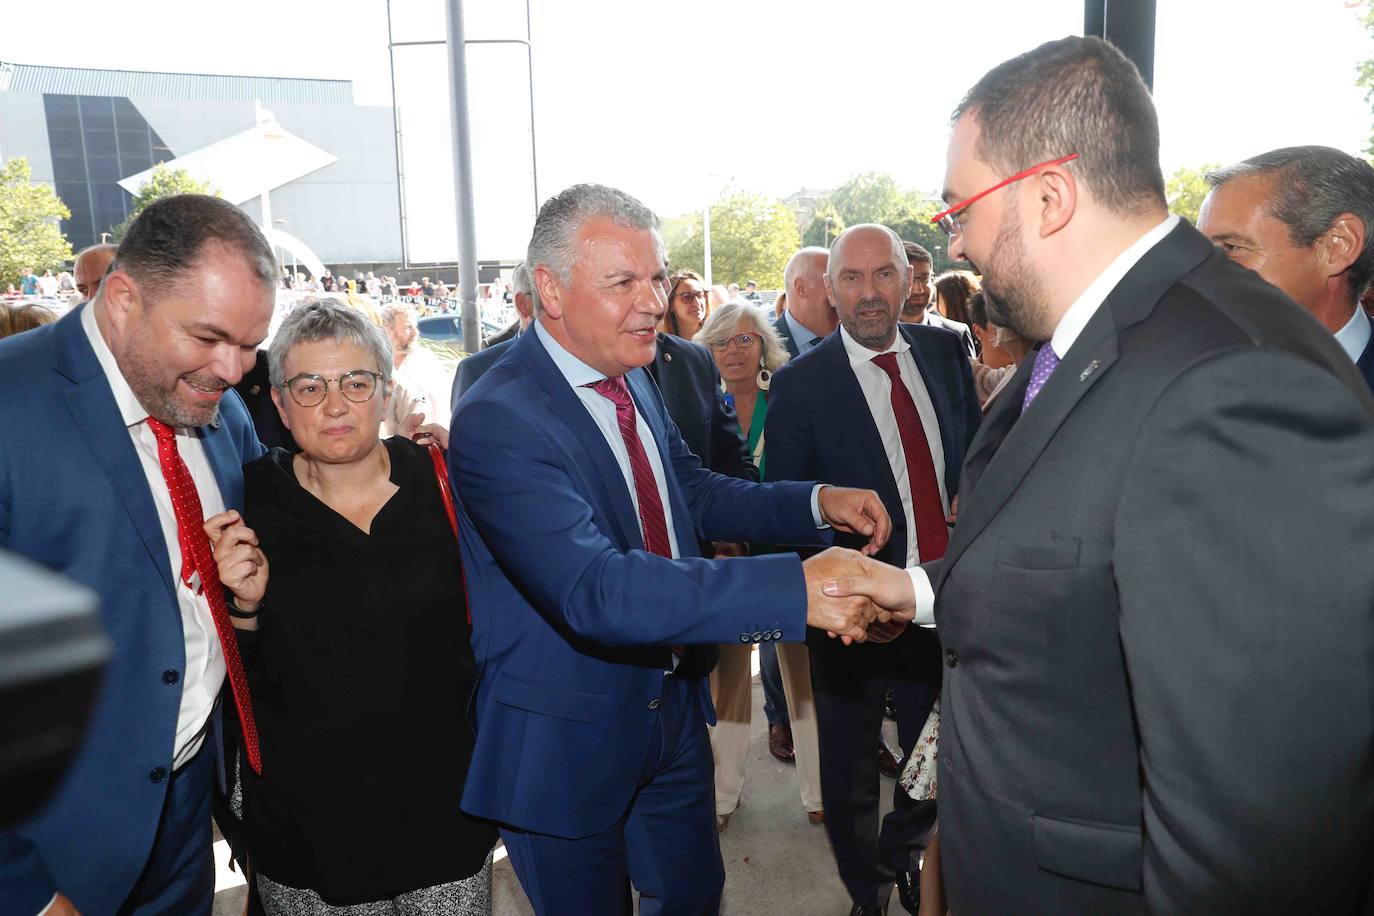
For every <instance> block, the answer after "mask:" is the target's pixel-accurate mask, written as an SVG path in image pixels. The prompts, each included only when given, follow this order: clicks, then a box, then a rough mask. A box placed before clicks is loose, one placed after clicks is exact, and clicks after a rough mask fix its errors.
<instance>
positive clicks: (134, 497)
mask: <svg viewBox="0 0 1374 916" xmlns="http://www.w3.org/2000/svg"><path fill="white" fill-rule="evenodd" d="M89 307H90V306H89V305H87V306H86V308H89ZM54 349H55V354H54V355H55V361H54V367H53V368H54V369H56V370H57V372H58V373H60V374H61V375H62V376H64V377H65V379H66V382H67V384H66V385H65V387H66V391H65V392H64V396H65V398H66V402H67V408H68V410H69V411H70V412H71V416H72V422H73V423H74V424H75V425H76V428H77V429H78V430H80V432H81V436H82V438H83V439H85V440H86V445H87V447H88V448H90V450H91V455H92V456H93V457H94V458H95V460H96V463H97V464H99V465H100V467H101V470H103V471H104V473H105V476H106V477H107V478H108V479H109V481H110V491H111V493H112V494H113V496H114V498H115V499H117V500H119V502H120V504H121V505H123V506H124V511H125V512H126V513H128V515H129V520H130V521H131V522H132V523H133V527H134V530H135V531H136V532H138V536H139V538H140V539H142V541H143V546H144V547H145V548H147V551H148V556H149V558H150V559H151V560H152V562H153V565H154V566H156V567H157V570H158V573H159V574H160V577H161V579H162V582H163V583H164V584H165V585H166V587H167V593H168V595H169V596H171V597H172V599H173V600H175V597H176V595H175V592H173V591H172V568H171V564H170V561H169V560H168V557H167V542H166V540H165V539H164V538H163V537H162V522H161V520H160V519H159V518H158V514H157V506H156V505H154V503H153V494H152V493H151V492H150V491H149V489H148V478H147V476H146V475H145V474H144V473H143V465H142V463H140V461H139V458H138V453H137V452H136V451H135V450H134V444H133V442H132V440H130V438H129V430H128V428H127V427H125V425H124V420H123V417H121V416H120V413H119V405H117V404H116V403H115V399H114V393H113V392H112V391H111V390H110V383H109V381H108V380H106V378H105V373H104V372H103V371H102V370H101V368H100V363H99V361H97V360H96V358H95V351H93V350H92V349H91V343H90V341H89V340H87V339H86V332H85V330H84V329H83V328H82V327H81V310H80V309H77V310H75V311H73V312H71V313H70V314H68V315H67V316H66V317H65V318H63V319H62V320H61V321H60V322H58V326H57V327H56V328H55V329H54Z"/></svg>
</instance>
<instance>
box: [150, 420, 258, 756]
mask: <svg viewBox="0 0 1374 916" xmlns="http://www.w3.org/2000/svg"><path fill="white" fill-rule="evenodd" d="M148 427H149V428H150V429H152V431H153V435H155V436H157V458H158V462H159V463H160V464H161V465H162V476H163V478H164V479H165V480H166V481H167V490H168V491H169V492H170V493H171V494H172V509H173V510H174V511H175V512H176V517H177V540H178V541H179V542H180V543H181V574H180V577H179V578H180V579H181V581H182V582H183V583H185V584H186V585H187V586H188V587H191V584H192V579H191V576H192V574H193V573H200V587H201V590H202V591H204V593H205V600H206V601H207V602H209V604H210V615H211V616H212V617H213V618H214V620H215V631H216V632H217V633H218V634H219V646H220V649H221V650H223V652H224V667H225V669H226V670H227V671H228V672H229V686H230V687H231V688H232V689H233V691H234V703H235V704H236V705H237V706H238V709H239V722H240V723H241V724H242V725H243V743H244V745H245V747H246V749H247V751H248V764H249V766H251V767H252V768H253V771H254V772H255V773H258V774H261V773H262V758H261V756H260V755H259V754H258V726H257V723H256V722H255V721H254V720H253V700H252V698H251V697H250V696H249V695H248V676H247V675H246V674H244V671H243V659H241V658H240V657H239V644H238V639H237V638H236V637H235V636H234V625H233V624H232V623H230V622H229V606H228V605H227V604H226V603H225V600H224V586H222V585H221V584H220V581H219V567H217V566H216V565H215V558H214V554H213V552H212V551H211V550H210V538H209V536H208V535H206V533H205V528H204V527H203V524H204V521H205V516H204V513H203V510H202V509H201V507H200V494H198V493H197V492H196V482H195V481H194V480H192V479H191V472H190V471H189V470H187V468H186V462H184V461H182V460H181V454H180V453H179V452H178V451H177V434H176V430H174V429H172V427H170V426H168V425H167V424H166V423H163V422H162V421H161V420H155V419H153V418H152V417H149V418H148Z"/></svg>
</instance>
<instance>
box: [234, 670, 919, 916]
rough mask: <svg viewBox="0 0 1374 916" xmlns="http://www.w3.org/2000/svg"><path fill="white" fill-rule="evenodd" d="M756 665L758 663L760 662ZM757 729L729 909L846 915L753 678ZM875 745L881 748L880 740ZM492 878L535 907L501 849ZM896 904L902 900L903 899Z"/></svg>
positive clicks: (497, 914) (504, 894) (500, 909)
mask: <svg viewBox="0 0 1374 916" xmlns="http://www.w3.org/2000/svg"><path fill="white" fill-rule="evenodd" d="M756 668H757V665H756ZM753 723H754V737H753V743H752V744H751V746H750V754H749V767H748V770H747V771H746V776H745V783H744V803H743V804H742V805H741V806H740V809H739V810H738V811H736V812H735V814H734V816H733V817H731V818H730V826H729V829H727V830H726V831H725V832H724V833H722V834H721V835H720V851H721V856H722V858H723V859H724V860H725V900H724V905H723V907H722V908H721V913H722V914H723V916H830V914H834V916H844V914H845V913H848V912H849V898H848V897H847V895H846V894H845V891H844V885H842V884H841V883H840V880H839V877H838V876H837V875H836V873H835V863H834V860H833V859H832V858H831V855H830V844H829V843H828V842H827V840H826V838H825V828H824V827H820V826H813V825H812V824H811V823H810V822H809V821H807V819H806V812H805V811H803V810H802V806H801V798H800V796H799V795H798V793H797V778H796V770H795V768H794V767H792V766H790V765H787V764H782V763H779V762H778V761H777V760H775V759H774V758H773V757H772V756H771V755H770V754H769V753H768V742H767V740H766V737H765V731H766V728H765V721H764V718H763V689H762V687H760V685H759V681H758V678H757V677H755V678H754V717H753ZM884 728H885V729H886V730H887V731H888V741H889V742H890V743H892V744H893V745H895V744H896V742H897V736H896V729H895V726H893V724H892V723H891V722H885V723H884ZM875 752H876V748H875ZM892 785H893V782H892V780H891V779H887V778H883V806H882V813H883V814H886V813H887V812H888V811H889V810H891V807H892V797H891V796H892ZM497 855H498V857H500V858H499V861H498V862H497V863H496V869H495V875H494V879H493V884H494V888H493V891H494V892H493V897H494V899H495V908H494V916H528V914H533V912H534V911H533V910H532V909H531V908H530V905H529V901H528V900H526V899H525V895H524V893H523V892H522V891H521V890H520V884H519V882H518V881H516V878H515V872H514V871H513V870H512V869H511V866H510V860H508V859H506V858H505V857H504V855H502V850H501V849H500V848H498V849H497ZM220 879H221V883H220V885H219V887H222V888H225V889H223V890H220V891H219V893H217V894H216V895H215V914H214V916H238V914H240V913H242V912H243V901H244V894H245V889H244V888H243V887H242V886H237V887H230V886H228V884H229V882H233V881H235V880H237V879H238V875H237V873H235V872H228V871H227V870H223V869H222V870H221V871H220ZM892 906H893V907H894V908H895V909H896V910H897V911H898V912H900V911H901V907H900V905H899V904H897V902H896V900H895V899H894V900H893V901H892Z"/></svg>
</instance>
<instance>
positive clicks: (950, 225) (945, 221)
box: [930, 153, 1078, 236]
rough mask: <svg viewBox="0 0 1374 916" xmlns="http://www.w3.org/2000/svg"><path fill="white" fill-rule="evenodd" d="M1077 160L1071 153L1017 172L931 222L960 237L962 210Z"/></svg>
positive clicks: (932, 218) (940, 214)
mask: <svg viewBox="0 0 1374 916" xmlns="http://www.w3.org/2000/svg"><path fill="white" fill-rule="evenodd" d="M1077 158H1078V154H1077V153H1069V154H1068V155H1067V156H1060V157H1059V158H1058V159H1051V160H1050V161H1049V162H1041V163H1039V164H1038V165H1033V166H1031V167H1030V168H1028V169H1025V170H1023V171H1020V172H1017V173H1016V174H1015V175H1013V176H1011V177H1010V178H1004V179H1002V180H1001V181H999V182H997V184H995V185H993V186H992V187H990V188H988V189H987V190H985V191H979V192H978V193H977V194H975V195H973V196H972V197H970V198H968V199H967V200H962V201H960V202H959V203H957V204H955V205H954V206H952V207H950V208H949V209H948V210H941V211H940V212H939V213H937V214H935V215H934V216H932V217H931V218H930V221H931V222H932V223H934V224H935V225H937V226H939V227H940V228H941V229H943V230H945V234H946V235H951V236H952V235H958V234H959V233H961V232H963V231H964V227H963V226H961V225H959V220H958V219H957V218H956V217H955V216H954V214H956V213H958V212H959V211H960V210H967V209H968V208H969V207H971V206H973V205H974V204H976V203H977V202H978V201H980V200H982V199H983V198H984V197H987V196H988V195H989V194H991V193H992V192H993V191H999V190H1001V189H1002V188H1005V187H1006V186H1007V185H1009V184H1012V183H1013V182H1017V181H1020V180H1021V179H1022V178H1029V177H1030V176H1032V175H1034V174H1035V173H1036V172H1038V171H1040V170H1041V169H1047V168H1049V167H1050V166H1052V165H1063V164H1064V163H1066V162H1070V161H1072V160H1074V159H1077Z"/></svg>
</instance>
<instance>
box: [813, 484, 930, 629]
mask: <svg viewBox="0 0 1374 916" xmlns="http://www.w3.org/2000/svg"><path fill="white" fill-rule="evenodd" d="M819 503H820V509H821V518H822V519H823V520H824V521H825V522H826V523H827V524H828V525H830V526H831V527H832V528H834V529H835V530H837V531H845V532H850V533H854V534H861V535H866V536H868V539H869V540H868V543H867V544H865V545H864V547H863V549H862V551H859V550H849V549H846V548H844V547H831V548H829V549H827V550H824V551H822V552H821V553H818V554H816V555H815V556H813V557H811V558H809V559H807V560H805V561H804V562H803V563H802V572H803V573H804V574H805V575H806V604H807V607H806V623H807V625H808V626H812V627H815V628H816V629H818V630H825V631H826V632H827V633H829V634H830V636H831V637H834V638H839V639H842V640H844V642H845V645H849V644H851V643H854V642H865V641H867V642H879V643H881V642H889V641H891V640H892V639H895V638H896V637H897V636H898V635H900V634H901V632H902V630H904V629H905V628H906V625H907V624H908V623H909V622H910V621H911V620H912V618H913V617H914V616H915V614H916V590H915V587H914V586H913V585H912V582H911V576H910V575H909V574H908V573H907V571H906V570H904V569H899V568H897V567H895V566H890V565H888V564H887V563H883V562H881V561H879V560H875V559H873V555H874V554H876V553H877V552H878V551H879V550H881V549H882V548H883V545H884V544H886V543H887V539H888V536H889V535H890V534H891V533H892V519H891V518H890V517H889V516H888V513H887V509H886V508H885V507H884V506H883V504H882V501H881V500H880V499H878V494H876V493H874V492H873V491H872V490H860V489H854V488H850V487H824V488H822V489H821V492H820V496H819Z"/></svg>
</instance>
